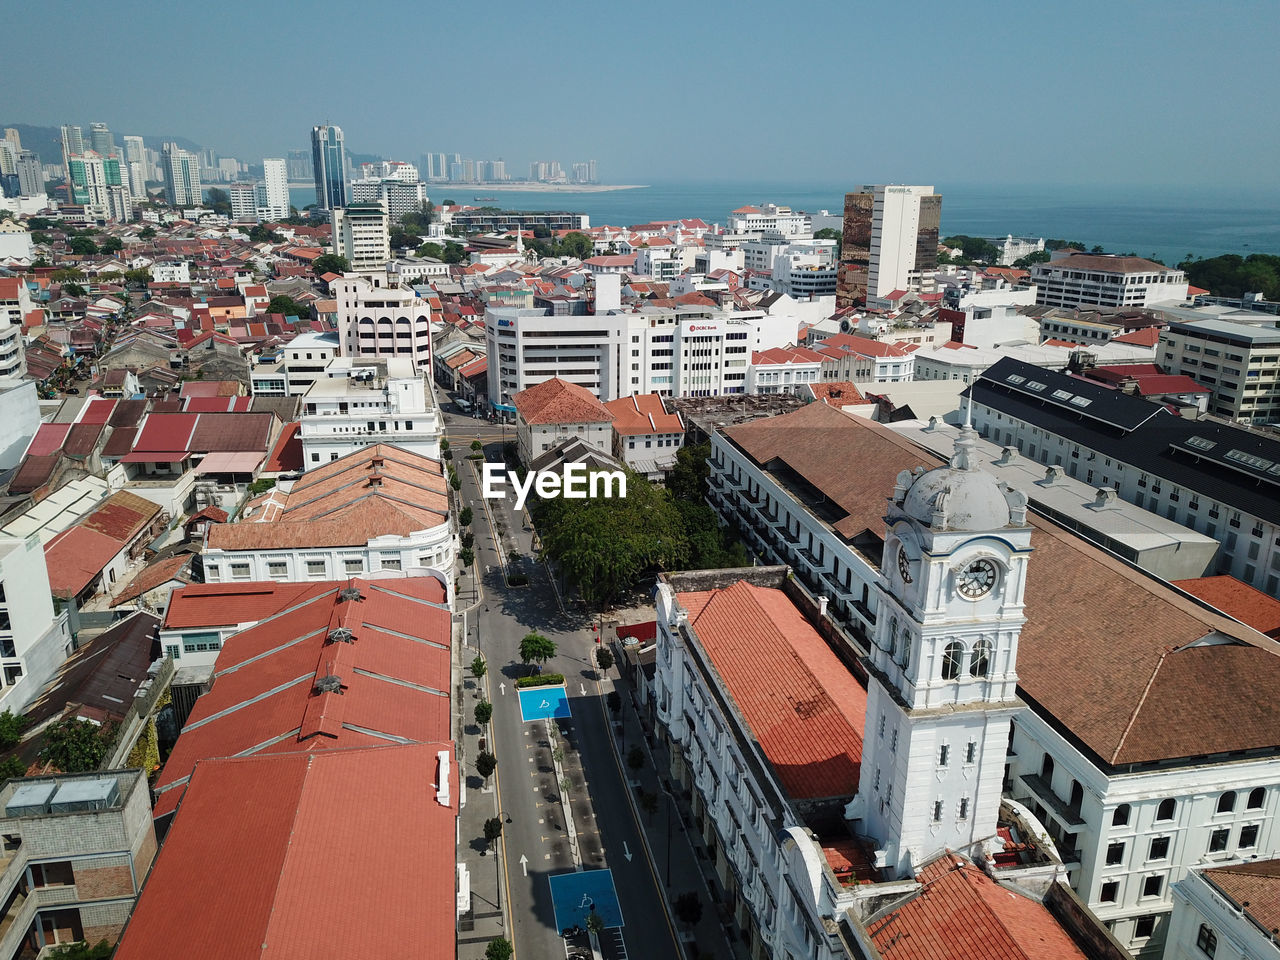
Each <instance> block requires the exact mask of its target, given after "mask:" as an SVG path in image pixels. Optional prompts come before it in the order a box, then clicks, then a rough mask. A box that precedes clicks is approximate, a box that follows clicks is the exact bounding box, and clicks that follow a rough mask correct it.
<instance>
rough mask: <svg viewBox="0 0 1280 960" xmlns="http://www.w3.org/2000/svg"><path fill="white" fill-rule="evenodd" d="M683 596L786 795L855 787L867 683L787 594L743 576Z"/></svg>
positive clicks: (812, 795) (845, 793) (830, 793)
mask: <svg viewBox="0 0 1280 960" xmlns="http://www.w3.org/2000/svg"><path fill="white" fill-rule="evenodd" d="M676 596H677V599H678V600H679V602H680V605H681V606H683V607H684V608H685V609H686V610H688V612H689V622H690V623H691V624H692V625H693V628H694V632H695V633H696V634H697V636H698V640H699V641H700V643H701V645H702V648H703V650H705V651H706V653H707V656H708V657H709V658H710V660H711V662H712V664H713V665H714V666H715V669H716V671H717V672H718V673H719V674H720V677H721V678H722V679H723V681H724V688H725V690H726V691H727V692H728V694H729V696H730V697H732V699H733V702H734V704H735V705H736V706H737V708H738V711H739V713H741V715H742V718H743V719H744V720H745V721H746V723H747V725H748V726H750V728H751V730H752V732H753V733H754V734H755V737H756V740H757V742H758V743H759V744H760V748H761V749H762V750H763V751H764V754H765V756H766V757H767V758H768V759H769V762H770V763H771V764H773V768H774V771H775V772H776V773H777V775H778V779H779V781H781V783H782V785H783V787H784V788H785V789H786V791H787V794H788V795H789V796H791V797H793V798H796V799H816V798H820V797H851V796H853V795H854V793H856V792H857V789H858V770H859V765H860V764H861V762H862V730H863V727H864V725H865V724H866V714H867V692H866V691H865V690H864V689H863V688H862V686H861V685H860V684H859V683H858V681H857V680H855V679H854V677H853V675H852V674H851V673H850V672H849V670H848V668H847V667H845V666H844V665H843V664H842V663H841V662H840V660H839V659H838V658H837V657H836V655H835V654H834V653H833V652H832V651H831V650H830V649H829V648H828V647H827V645H826V643H825V642H824V641H823V639H822V638H821V637H820V636H818V633H817V631H815V630H814V629H813V627H812V626H811V625H810V624H809V622H808V621H807V620H805V618H804V617H803V616H802V615H801V613H800V611H799V610H797V609H796V607H795V605H794V604H793V603H792V602H791V600H790V598H788V597H787V595H786V594H785V593H783V592H782V591H781V590H776V589H771V588H766V587H757V586H753V585H752V584H749V583H747V582H746V581H742V580H740V581H738V582H737V583H735V584H734V585H733V586H731V587H727V588H725V589H723V590H711V591H699V592H690V593H679V594H677V595H676Z"/></svg>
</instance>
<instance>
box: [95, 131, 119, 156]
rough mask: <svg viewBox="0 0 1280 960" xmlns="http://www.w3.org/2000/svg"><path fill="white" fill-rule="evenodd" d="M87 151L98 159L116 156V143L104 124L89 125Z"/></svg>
mask: <svg viewBox="0 0 1280 960" xmlns="http://www.w3.org/2000/svg"><path fill="white" fill-rule="evenodd" d="M89 149H90V150H92V151H93V152H94V153H96V154H97V155H98V156H100V157H114V156H116V141H115V137H113V136H112V135H111V131H110V130H109V129H108V128H107V125H106V124H105V123H91V124H89Z"/></svg>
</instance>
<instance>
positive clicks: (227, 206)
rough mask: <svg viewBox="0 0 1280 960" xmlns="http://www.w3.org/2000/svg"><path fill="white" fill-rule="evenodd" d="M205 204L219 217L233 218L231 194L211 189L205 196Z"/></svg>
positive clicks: (215, 188) (214, 188)
mask: <svg viewBox="0 0 1280 960" xmlns="http://www.w3.org/2000/svg"><path fill="white" fill-rule="evenodd" d="M204 202H205V203H206V204H208V206H209V209H210V210H212V211H213V212H214V213H216V214H218V215H219V216H223V217H229V216H231V194H229V193H227V191H225V190H223V189H221V188H219V187H210V188H209V189H208V190H207V191H206V192H205V195H204Z"/></svg>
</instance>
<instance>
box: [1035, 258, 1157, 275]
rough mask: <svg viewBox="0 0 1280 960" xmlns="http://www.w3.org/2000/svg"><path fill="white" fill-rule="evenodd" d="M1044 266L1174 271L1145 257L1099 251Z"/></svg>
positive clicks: (1119, 270) (1130, 270) (1132, 271)
mask: <svg viewBox="0 0 1280 960" xmlns="http://www.w3.org/2000/svg"><path fill="white" fill-rule="evenodd" d="M1041 266H1042V267H1049V268H1052V269H1065V270H1096V271H1098V272H1100V273H1173V272H1175V271H1173V270H1172V269H1171V268H1169V267H1166V266H1163V265H1161V264H1159V263H1156V262H1154V261H1152V260H1147V259H1146V258H1145V257H1120V256H1112V255H1107V254H1098V253H1073V254H1069V255H1068V256H1065V257H1062V258H1060V259H1058V260H1052V261H1050V262H1049V263H1045V264H1041Z"/></svg>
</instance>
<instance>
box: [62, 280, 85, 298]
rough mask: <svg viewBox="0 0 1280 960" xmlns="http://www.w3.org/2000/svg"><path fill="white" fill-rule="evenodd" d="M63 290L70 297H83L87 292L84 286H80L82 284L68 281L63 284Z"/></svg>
mask: <svg viewBox="0 0 1280 960" xmlns="http://www.w3.org/2000/svg"><path fill="white" fill-rule="evenodd" d="M62 292H63V293H65V294H66V295H67V296H69V297H83V296H84V294H85V289H84V287H82V286H80V284H78V283H67V284H63V286H62Z"/></svg>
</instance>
